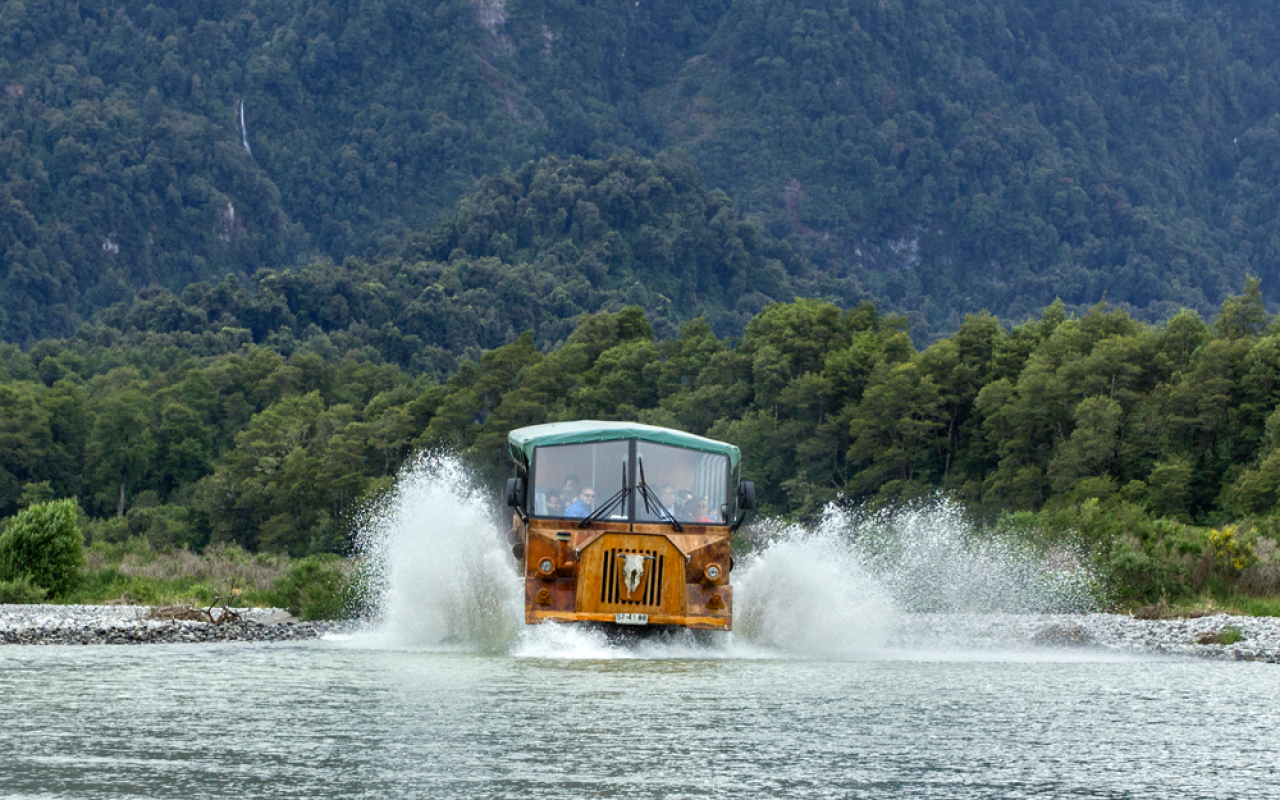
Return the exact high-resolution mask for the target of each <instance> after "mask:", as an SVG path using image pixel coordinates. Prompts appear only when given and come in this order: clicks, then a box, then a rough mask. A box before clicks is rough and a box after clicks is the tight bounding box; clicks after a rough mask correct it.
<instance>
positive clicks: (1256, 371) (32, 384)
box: [0, 280, 1280, 592]
mask: <svg viewBox="0 0 1280 800" xmlns="http://www.w3.org/2000/svg"><path fill="white" fill-rule="evenodd" d="M1278 407H1280V333H1277V332H1276V331H1275V329H1274V327H1273V325H1272V322H1271V320H1270V318H1269V317H1268V314H1267V312H1266V310H1265V308H1264V306H1263V303H1262V298H1261V295H1260V291H1259V287H1258V282H1257V281H1253V280H1251V281H1250V282H1249V283H1248V286H1247V288H1246V291H1245V293H1244V294H1242V295H1239V296H1235V297H1232V298H1229V299H1228V300H1227V301H1226V302H1225V303H1224V305H1223V307H1222V309H1221V312H1220V314H1219V315H1218V316H1217V318H1216V319H1215V320H1214V321H1213V323H1212V324H1208V323H1206V322H1205V321H1203V320H1202V319H1201V318H1200V317H1199V316H1198V315H1197V314H1195V313H1194V312H1183V313H1181V314H1179V315H1177V316H1175V317H1174V318H1173V319H1172V320H1170V321H1169V322H1168V323H1167V324H1164V325H1159V326H1151V325H1147V324H1145V323H1142V322H1138V321H1135V320H1134V319H1133V318H1132V317H1131V316H1130V315H1128V314H1127V313H1125V312H1124V311H1114V310H1109V309H1107V308H1106V307H1105V306H1102V305H1099V306H1097V307H1095V308H1093V309H1092V310H1090V311H1089V312H1088V313H1086V314H1084V315H1081V316H1072V315H1069V314H1067V313H1066V312H1065V310H1064V309H1063V307H1062V305H1061V304H1060V303H1055V304H1053V305H1051V306H1049V307H1048V308H1047V309H1045V310H1044V312H1043V314H1042V315H1041V317H1040V318H1039V319H1037V320H1034V321H1029V322H1026V323H1023V324H1021V325H1016V326H1014V327H1012V328H1008V329H1007V328H1005V327H1004V326H1002V325H1001V324H1000V323H999V322H998V321H997V320H996V319H995V318H994V317H992V316H990V315H977V316H970V317H968V318H966V319H965V321H964V322H963V323H962V324H961V326H960V328H959V330H958V331H957V333H956V334H955V335H954V336H952V337H950V338H947V339H942V340H940V341H938V342H936V343H934V344H932V345H930V346H929V347H927V348H925V349H923V350H917V349H916V348H915V347H914V346H913V344H912V342H911V340H910V338H909V337H908V336H907V331H906V325H905V322H904V321H903V319H902V318H901V317H897V316H885V315H883V314H881V313H880V312H878V311H877V310H876V309H875V308H874V307H873V306H871V305H870V304H864V305H861V306H859V307H857V308H855V309H852V310H848V311H841V310H840V309H839V308H837V307H836V306H835V305H833V304H830V303H823V302H817V301H807V300H799V301H796V302H793V303H785V304H774V305H771V306H769V307H767V308H766V309H765V310H763V311H762V312H761V313H759V314H757V315H756V316H755V317H754V318H752V320H751V321H750V322H749V323H748V324H747V326H746V329H745V333H744V334H743V336H742V337H741V339H730V338H721V337H718V336H716V334H715V333H714V331H713V330H712V329H711V327H710V325H709V324H708V323H707V322H706V320H703V319H698V320H695V321H693V322H691V323H689V324H688V325H686V326H685V327H684V329H683V330H682V332H681V334H680V335H679V336H678V337H676V338H674V339H671V340H665V341H664V340H661V339H657V338H655V336H654V331H653V326H652V325H651V324H650V322H649V321H648V320H647V319H646V317H645V315H644V314H643V312H642V311H641V310H640V309H639V308H636V307H630V308H626V309H623V310H621V311H619V312H616V313H612V312H601V313H598V314H594V315H587V316H583V317H582V318H581V319H580V320H579V321H578V323H577V325H576V327H575V328H574V330H573V332H572V333H571V334H570V335H569V336H568V337H567V340H566V341H565V343H564V344H563V345H562V346H560V347H558V348H555V349H553V350H551V351H550V352H545V353H544V352H541V351H539V349H538V348H537V347H536V346H535V341H534V337H533V335H532V334H531V333H525V334H523V335H522V336H520V337H519V339H517V341H515V342H513V343H511V344H508V345H505V346H503V347H499V348H496V349H494V350H490V351H488V352H486V353H484V355H483V356H482V357H481V358H480V359H479V360H478V361H463V362H462V363H461V364H460V365H459V367H458V369H457V371H456V372H455V373H454V374H453V375H452V377H450V378H449V379H448V381H447V382H445V383H436V382H433V381H431V380H430V379H429V378H426V377H423V376H413V375H410V374H408V373H407V372H406V371H405V370H403V369H401V368H400V367H399V366H398V365H396V364H390V363H381V364H378V363H373V362H372V361H371V360H367V359H365V360H361V358H360V354H359V353H347V354H339V353H331V354H330V355H329V356H328V357H325V356H322V355H321V354H319V353H316V352H311V351H300V352H295V353H293V354H292V355H289V356H287V357H286V356H283V355H281V354H280V353H277V352H275V351H273V350H271V349H270V348H268V347H263V346H259V345H254V344H251V343H248V342H243V343H242V344H241V345H240V347H239V349H237V350H236V351H234V352H229V353H223V354H220V355H213V356H207V357H200V358H197V357H193V356H191V355H190V354H189V353H185V352H183V351H182V350H181V349H180V348H178V347H176V346H174V345H173V344H172V343H168V342H159V343H156V344H153V345H152V346H149V347H141V348H137V349H130V350H125V349H121V348H114V347H108V346H101V345H94V344H93V343H92V342H90V341H87V340H85V339H73V340H66V341H61V342H54V341H47V342H42V343H41V345H40V346H39V347H38V348H36V349H34V350H33V351H31V352H30V353H24V352H22V351H20V350H19V349H17V348H15V347H13V346H4V347H2V348H0V426H2V427H0V515H10V514H13V513H14V512H15V511H17V510H18V509H19V508H22V507H25V506H27V505H30V504H32V503H36V502H40V501H44V500H49V499H53V498H60V497H78V498H79V501H80V504H81V507H82V508H83V509H84V510H85V511H86V512H88V514H90V515H91V516H93V517H96V518H98V519H97V521H96V522H93V523H92V524H90V525H87V526H86V531H87V533H88V535H89V537H90V538H91V539H92V538H93V537H95V536H98V537H103V538H105V539H107V540H120V539H123V538H127V537H128V536H145V537H148V538H150V539H151V540H152V541H153V542H155V543H156V544H160V545H165V544H178V545H184V546H189V547H196V548H199V547H202V546H205V545H206V544H209V543H222V542H234V543H237V544H240V545H242V546H244V547H247V548H249V549H261V550H272V551H288V552H290V553H292V554H294V555H300V554H305V553H310V552H319V551H326V550H339V551H340V550H342V549H343V548H344V546H345V535H346V534H347V532H348V530H347V529H348V526H349V524H350V513H351V511H352V510H353V509H354V508H355V507H357V506H358V504H359V503H360V502H361V501H362V500H364V499H367V498H369V497H370V496H371V495H372V494H374V493H376V492H378V491H379V490H381V489H383V488H385V487H386V486H388V485H389V482H390V481H391V479H392V476H394V474H395V473H396V471H397V470H398V469H399V468H400V467H401V465H402V464H403V463H404V461H405V459H406V458H407V457H408V456H409V454H410V453H412V452H413V451H415V450H417V449H419V448H426V447H431V448H445V449H449V450H454V451H458V452H462V453H464V454H467V456H468V457H469V458H470V459H471V460H472V462H473V463H474V464H475V467H476V469H477V474H478V475H479V477H480V479H481V480H485V481H491V482H493V483H494V485H498V479H500V478H501V477H502V476H503V475H505V474H506V473H507V472H508V471H509V469H510V466H509V464H508V463H507V461H506V456H505V448H504V443H505V437H506V434H507V432H508V431H510V430H511V429H513V428H516V427H520V426H523V425H530V424H536V423H541V422H547V421H554V420H563V419H628V420H639V421H642V422H648V423H653V424H658V425H667V426H672V427H678V428H681V429H683V430H688V431H692V432H695V433H699V434H705V435H708V436H712V437H715V438H719V439H724V440H728V441H732V442H735V443H737V444H738V445H739V446H740V447H742V449H743V463H744V465H745V475H746V477H748V478H752V479H754V480H756V481H757V486H758V489H759V492H760V497H761V500H762V501H763V513H766V514H777V513H786V514H793V515H808V514H813V513H816V512H817V511H819V510H820V509H821V507H822V506H823V505H824V504H827V503H830V502H833V501H834V502H845V503H861V502H871V503H891V502H900V501H904V500H912V499H918V498H925V497H930V496H932V495H933V494H934V493H935V492H937V491H939V490H942V491H946V492H949V493H951V494H953V495H955V496H957V497H959V498H961V499H963V500H964V501H966V502H967V503H968V504H969V505H970V506H971V507H972V508H974V509H975V510H977V511H979V512H981V511H983V510H985V511H987V512H991V513H995V512H1007V511H1019V510H1023V511H1039V512H1040V513H1041V514H1042V515H1047V516H1043V517H1042V519H1049V520H1057V521H1058V523H1061V524H1062V525H1064V526H1068V527H1070V526H1075V527H1076V528H1077V529H1080V528H1083V529H1088V530H1094V531H1095V532H1097V531H1105V536H1104V534H1103V533H1098V534H1097V536H1101V537H1103V538H1104V539H1105V541H1102V540H1100V541H1097V542H1095V543H1094V544H1095V545H1098V546H1103V547H1105V548H1118V550H1117V551H1116V557H1117V558H1119V562H1118V563H1121V564H1128V567H1126V568H1127V569H1130V570H1131V571H1134V574H1135V575H1139V576H1146V577H1135V578H1134V580H1141V581H1146V582H1147V583H1145V584H1143V585H1148V584H1149V587H1148V589H1144V590H1142V591H1148V590H1149V591H1150V592H1155V591H1157V590H1158V589H1159V587H1162V586H1168V585H1173V584H1176V582H1177V580H1178V575H1180V574H1182V573H1181V572H1179V570H1182V571H1183V572H1186V571H1187V570H1190V569H1191V567H1192V565H1191V564H1190V562H1191V561H1194V558H1196V557H1199V556H1200V555H1202V554H1203V553H1204V552H1205V544H1204V543H1203V542H1202V541H1199V540H1198V539H1196V537H1195V536H1193V535H1191V534H1189V533H1187V530H1186V529H1185V527H1184V526H1185V525H1186V524H1190V523H1195V524H1200V525H1218V524H1221V523H1225V522H1228V521H1231V520H1241V519H1257V520H1263V521H1264V522H1260V523H1258V526H1255V527H1257V530H1260V531H1267V530H1271V528H1269V527H1267V526H1268V525H1271V523H1267V522H1265V520H1267V519H1270V518H1271V515H1272V514H1274V513H1275V512H1276V509H1277V502H1278V501H1280V494H1278V491H1280V410H1278ZM1099 510H1107V513H1105V514H1096V513H1095V512H1098V511H1099ZM1082 514H1084V515H1085V516H1081V515H1082ZM1055 515H1057V516H1055ZM1064 515H1065V516H1064ZM1090 515H1093V516H1090ZM1090 520H1093V521H1092V522H1090ZM1126 520H1128V521H1126ZM1134 520H1144V521H1143V522H1142V523H1141V524H1138V523H1137V522H1134ZM1161 520H1163V522H1162V521H1161ZM1155 523H1158V524H1156V527H1154V528H1151V527H1150V525H1151V524H1155ZM1055 524H1057V523H1055ZM1099 526H1102V527H1099ZM1117 526H1118V527H1117ZM1144 526H1147V527H1144ZM1161 526H1164V527H1161ZM1271 527H1272V528H1274V527H1277V526H1274V525H1272V526H1271ZM1153 531H1154V532H1153ZM1077 532H1078V531H1077ZM1166 534H1168V535H1166ZM1175 534H1176V535H1175ZM1188 537H1190V538H1188ZM1179 548H1181V549H1179ZM1197 548H1198V549H1197ZM1272 549H1274V548H1272ZM1157 551H1158V552H1157ZM1143 559H1147V561H1143ZM1153 559H1154V560H1153ZM1246 560H1247V559H1246ZM1157 562H1159V563H1157ZM1183 562H1188V563H1183ZM1242 563H1243V562H1242ZM1161 565H1162V566H1161ZM1179 565H1181V566H1179ZM1157 567H1158V568H1157ZM1241 568H1243V566H1242V567H1241ZM1171 570H1172V571H1171ZM1153 575H1154V576H1155V577H1152V576H1153ZM1162 576H1163V577H1162ZM1150 587H1156V588H1150Z"/></svg>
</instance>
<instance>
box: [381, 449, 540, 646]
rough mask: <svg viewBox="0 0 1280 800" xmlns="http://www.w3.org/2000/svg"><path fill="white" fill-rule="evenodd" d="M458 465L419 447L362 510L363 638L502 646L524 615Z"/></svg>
mask: <svg viewBox="0 0 1280 800" xmlns="http://www.w3.org/2000/svg"><path fill="white" fill-rule="evenodd" d="M499 527H500V526H499V525H498V524H497V522H496V521H495V518H494V515H493V512H492V511H491V509H490V507H489V503H488V501H487V500H486V498H485V497H484V496H483V493H482V492H481V491H480V490H479V489H477V488H476V486H475V482H474V481H473V480H472V478H471V475H470V473H469V472H468V470H467V469H466V467H465V466H464V465H463V464H462V462H461V461H460V460H459V459H457V458H455V457H452V456H448V455H440V454H436V453H425V454H422V455H420V456H419V457H417V458H416V459H415V460H413V461H412V462H411V463H410V464H409V465H408V466H406V467H405V469H404V470H402V471H401V473H400V475H399V477H398V478H397V480H396V484H395V488H394V489H393V490H392V491H391V492H390V493H389V494H388V495H386V496H384V497H383V498H381V499H380V500H379V501H377V502H376V503H374V504H372V505H371V506H369V507H368V508H366V509H365V511H364V513H363V514H362V516H361V519H360V524H359V528H358V531H359V532H358V535H357V539H356V552H357V554H358V557H359V559H360V562H361V569H362V573H363V575H364V576H365V579H366V582H367V587H366V596H365V598H364V603H365V606H366V607H367V609H368V610H367V614H368V616H369V618H370V622H371V624H370V626H369V628H368V631H367V633H366V634H365V635H364V636H363V637H362V639H363V640H364V641H365V642H366V643H369V644H373V645H375V646H384V647H404V648H432V649H440V648H454V649H460V650H468V651H480V652H501V651H505V650H506V649H507V648H509V647H510V644H511V642H512V641H513V640H514V638H515V635H516V632H517V630H518V629H519V626H520V625H521V624H522V622H523V620H522V617H523V605H522V603H523V598H522V596H521V592H520V586H519V582H518V581H517V580H516V575H515V571H514V570H513V569H512V559H511V553H510V551H509V550H507V548H506V547H505V545H504V542H503V539H502V536H501V534H500V532H499Z"/></svg>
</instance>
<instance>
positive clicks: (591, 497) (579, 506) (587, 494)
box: [564, 486, 596, 517]
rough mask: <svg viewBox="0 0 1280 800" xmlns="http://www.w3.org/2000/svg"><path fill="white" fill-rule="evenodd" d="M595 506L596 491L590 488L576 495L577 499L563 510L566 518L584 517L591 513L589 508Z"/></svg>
mask: <svg viewBox="0 0 1280 800" xmlns="http://www.w3.org/2000/svg"><path fill="white" fill-rule="evenodd" d="M595 504H596V490H595V489H592V488H591V487H590V486H588V487H587V488H585V489H583V490H582V494H580V495H578V499H577V500H574V501H573V504H572V505H570V506H569V507H568V508H566V509H565V510H564V515H565V516H566V517H585V516H587V515H589V514H590V513H591V508H592V507H593V506H594V505H595Z"/></svg>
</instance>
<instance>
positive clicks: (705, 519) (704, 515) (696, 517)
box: [693, 497, 720, 525]
mask: <svg viewBox="0 0 1280 800" xmlns="http://www.w3.org/2000/svg"><path fill="white" fill-rule="evenodd" d="M693 521H694V522H701V523H703V524H704V525H705V524H710V523H715V522H719V521H720V520H718V519H712V518H711V501H709V500H707V498H705V497H699V498H698V499H697V501H696V502H694V504H693Z"/></svg>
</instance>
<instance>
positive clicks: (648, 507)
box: [636, 456, 684, 533]
mask: <svg viewBox="0 0 1280 800" xmlns="http://www.w3.org/2000/svg"><path fill="white" fill-rule="evenodd" d="M636 465H637V470H636V471H637V472H639V473H640V483H639V484H638V485H637V486H636V488H637V489H639V490H640V497H641V499H643V500H644V510H645V513H647V514H653V513H655V512H654V510H653V509H654V508H655V507H656V508H657V509H658V510H657V512H656V513H657V515H658V518H659V519H660V520H662V521H663V522H667V523H670V524H671V529H672V530H674V531H675V532H676V533H680V532H681V531H683V530H684V528H682V527H681V526H680V523H679V522H676V518H675V517H674V516H673V515H672V514H671V512H670V511H669V510H668V509H667V507H666V506H664V505H663V504H662V501H661V500H659V499H658V497H657V495H655V494H654V493H653V490H652V489H650V488H649V484H648V483H646V482H645V479H644V457H642V456H636Z"/></svg>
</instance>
